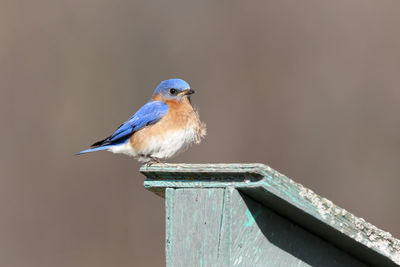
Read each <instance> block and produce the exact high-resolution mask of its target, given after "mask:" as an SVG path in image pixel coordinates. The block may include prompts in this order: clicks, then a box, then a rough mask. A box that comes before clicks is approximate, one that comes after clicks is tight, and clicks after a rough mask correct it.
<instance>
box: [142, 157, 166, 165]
mask: <svg viewBox="0 0 400 267" xmlns="http://www.w3.org/2000/svg"><path fill="white" fill-rule="evenodd" d="M148 158H149V159H150V161H148V162H147V163H146V165H147V166H148V167H150V166H151V165H153V164H155V163H164V162H163V161H162V160H161V159H160V158H157V157H152V156H148Z"/></svg>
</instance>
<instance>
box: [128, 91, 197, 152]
mask: <svg viewBox="0 0 400 267" xmlns="http://www.w3.org/2000/svg"><path fill="white" fill-rule="evenodd" d="M157 100H163V101H164V102H165V103H166V104H167V105H168V113H167V114H166V115H165V116H164V117H163V118H162V119H161V120H160V121H158V122H157V123H155V124H153V125H149V126H147V127H145V128H143V129H141V130H139V131H137V132H135V133H134V134H133V135H132V136H131V138H130V140H129V142H130V144H131V146H132V148H133V149H134V150H135V151H137V152H139V151H141V150H144V149H145V147H146V146H147V144H148V142H149V140H150V138H153V137H160V138H162V136H163V134H165V133H167V132H168V131H176V130H182V129H184V128H186V127H195V126H196V123H197V124H198V123H199V122H198V116H197V114H196V112H195V111H194V110H193V107H192V105H191V104H190V102H189V101H188V99H187V98H184V99H182V101H176V100H166V99H157Z"/></svg>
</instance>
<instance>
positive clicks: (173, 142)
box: [109, 127, 198, 162]
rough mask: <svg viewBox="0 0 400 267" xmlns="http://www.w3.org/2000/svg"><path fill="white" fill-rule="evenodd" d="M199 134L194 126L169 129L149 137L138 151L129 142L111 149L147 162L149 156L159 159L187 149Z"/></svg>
mask: <svg viewBox="0 0 400 267" xmlns="http://www.w3.org/2000/svg"><path fill="white" fill-rule="evenodd" d="M197 139H198V138H197V135H196V132H195V130H194V129H193V128H192V127H188V128H186V129H183V130H175V131H168V132H166V133H164V134H162V135H156V136H151V137H148V139H147V140H146V141H145V143H146V144H145V145H143V146H142V148H141V149H140V150H138V151H136V150H134V149H133V148H132V146H131V145H130V144H129V142H128V143H125V144H121V145H118V146H115V147H112V148H110V149H109V151H111V152H113V153H123V154H126V155H129V156H133V157H137V158H138V160H139V161H142V162H147V161H149V160H150V159H149V158H148V157H149V156H151V157H153V158H157V159H167V158H170V157H172V156H174V155H175V154H177V153H179V152H181V151H183V150H185V149H186V148H187V147H189V145H190V144H192V143H193V142H195V141H197Z"/></svg>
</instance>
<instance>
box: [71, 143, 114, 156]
mask: <svg viewBox="0 0 400 267" xmlns="http://www.w3.org/2000/svg"><path fill="white" fill-rule="evenodd" d="M112 146H113V145H108V146H99V147H94V148H89V149H86V150H82V151H81V152H79V153H76V155H81V154H85V153H89V152H95V151H100V150H106V149H109V148H110V147H112Z"/></svg>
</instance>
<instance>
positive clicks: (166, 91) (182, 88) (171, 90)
mask: <svg viewBox="0 0 400 267" xmlns="http://www.w3.org/2000/svg"><path fill="white" fill-rule="evenodd" d="M193 93H194V90H192V89H191V88H190V85H189V84H188V83H187V82H185V81H184V80H181V79H169V80H165V81H162V82H161V83H160V84H159V85H158V86H157V88H156V90H155V91H154V93H153V99H154V98H155V97H156V96H159V97H162V98H163V99H171V100H181V99H182V98H184V97H187V96H189V95H191V94H193Z"/></svg>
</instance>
